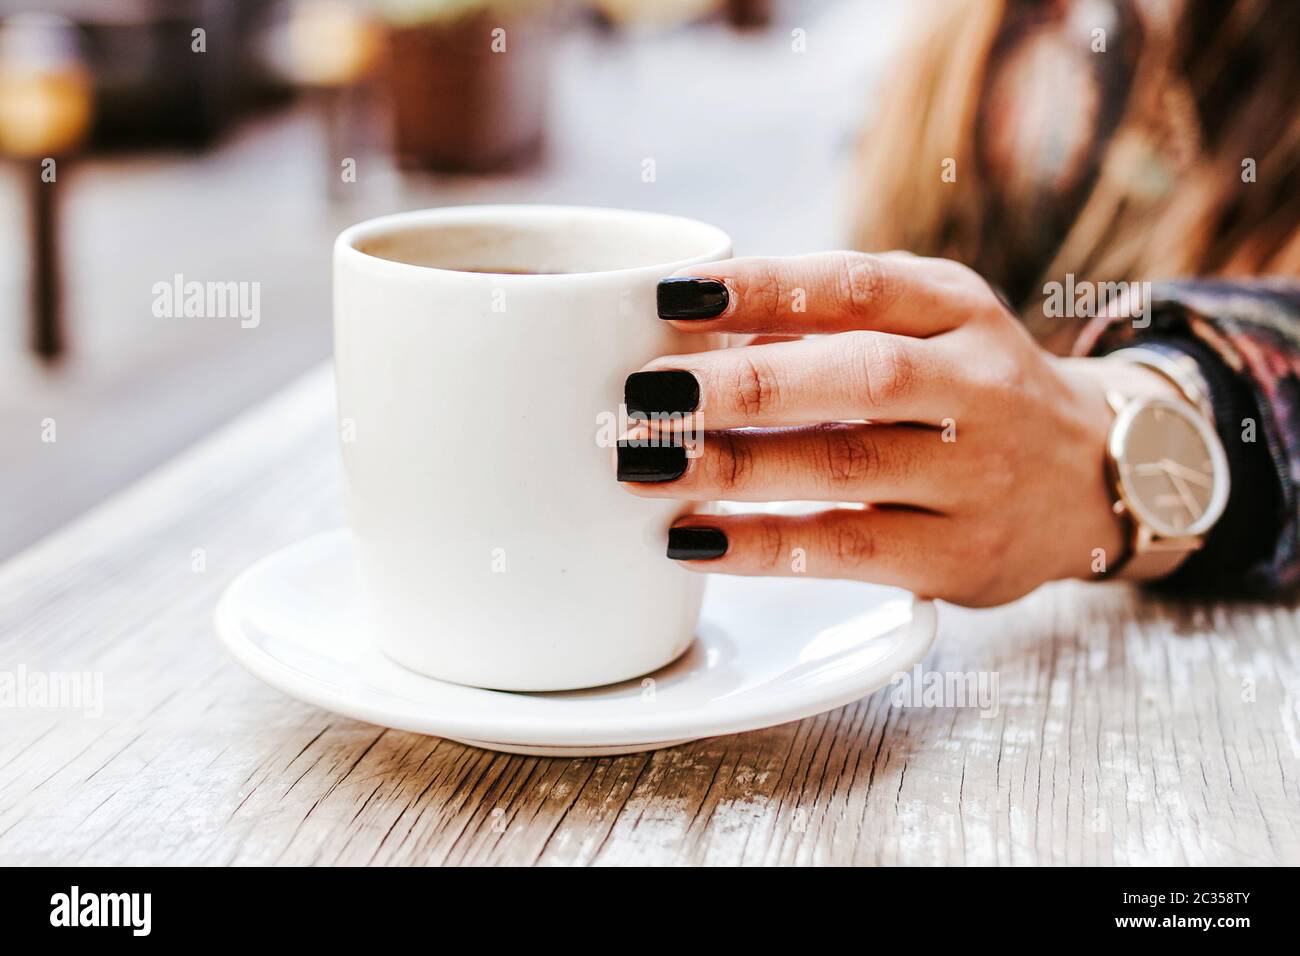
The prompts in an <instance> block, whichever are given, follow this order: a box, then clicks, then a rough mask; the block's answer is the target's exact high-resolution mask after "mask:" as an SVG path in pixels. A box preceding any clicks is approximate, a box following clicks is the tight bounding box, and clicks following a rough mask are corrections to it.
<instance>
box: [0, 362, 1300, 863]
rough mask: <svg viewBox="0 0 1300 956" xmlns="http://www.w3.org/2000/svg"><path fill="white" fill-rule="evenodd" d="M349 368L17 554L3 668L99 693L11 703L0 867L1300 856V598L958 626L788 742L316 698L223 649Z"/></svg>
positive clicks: (313, 483) (1059, 599)
mask: <svg viewBox="0 0 1300 956" xmlns="http://www.w3.org/2000/svg"><path fill="white" fill-rule="evenodd" d="M333 417H334V411H333V386H332V379H331V376H330V373H329V371H328V369H324V368H322V369H319V370H317V371H314V372H312V373H310V374H309V375H307V376H306V377H305V378H303V379H301V380H299V381H298V382H296V383H295V384H294V385H293V386H292V387H290V388H289V389H288V390H287V391H285V392H283V393H282V394H280V395H279V396H277V397H276V398H274V399H273V400H271V401H270V402H268V403H267V404H265V405H263V406H262V407H260V408H257V409H255V410H254V411H253V412H251V413H249V414H248V415H246V416H244V417H243V418H241V419H239V420H238V421H236V422H235V423H234V424H233V425H231V426H230V427H228V428H226V429H224V430H222V431H221V432H219V433H218V434H216V435H214V436H213V437H211V438H210V439H208V440H206V441H205V442H203V443H202V444H200V445H199V446H197V447H195V448H193V449H192V450H190V451H188V452H187V453H185V454H183V455H182V456H180V457H179V458H178V459H176V460H175V461H173V462H172V463H170V464H168V465H166V466H164V467H163V468H162V469H161V470H159V471H157V472H155V473H153V474H152V475H150V476H148V477H147V478H145V479H143V480H142V481H140V482H139V483H137V484H135V485H134V486H132V487H130V488H128V489H127V490H126V491H124V492H122V493H120V494H118V495H117V496H115V497H113V498H111V499H110V500H108V501H107V502H106V503H105V504H103V505H102V506H100V507H98V508H97V509H95V510H94V511H92V512H90V513H89V514H87V515H85V516H84V517H83V518H81V519H79V520H77V521H75V522H74V523H72V524H71V525H69V526H67V527H66V528H65V529H63V530H61V531H59V532H57V533H56V534H54V535H52V536H50V537H48V538H46V539H45V540H43V541H42V542H40V543H39V544H38V545H36V546H35V547H33V548H31V549H29V550H28V551H26V552H24V553H22V554H20V555H18V556H17V557H15V558H14V559H12V560H11V561H9V562H8V563H6V564H4V565H3V566H0V677H2V676H3V675H4V674H5V673H6V672H8V673H9V674H11V675H12V674H16V673H18V670H19V668H22V669H24V670H23V673H25V674H27V675H31V674H33V673H42V674H45V675H50V674H52V673H54V672H61V673H67V672H89V673H91V674H92V675H102V681H103V685H102V686H103V707H102V714H99V715H95V714H93V713H92V714H91V715H89V716H88V715H86V714H84V713H83V712H81V711H73V710H66V709H65V710H52V709H45V708H41V707H32V706H28V707H22V708H14V707H6V708H4V709H0V862H3V863H10V864H12V863H50V864H54V863H69V864H71V863H80V864H145V863H161V864H172V863H200V864H232V863H233V864H266V863H295V864H297V863H324V864H329V863H344V864H443V863H451V864H457V863H464V864H480V863H508V864H510V863H514V864H518V863H601V864H609V863H724V864H730V863H990V864H992V863H998V864H1028V863H1084V864H1090V863H1100V864H1107V863H1122V864H1147V863H1174V864H1180V863H1242V864H1260V863H1292V864H1294V863H1297V862H1300V711H1298V708H1300V627H1297V608H1296V606H1295V605H1294V604H1287V605H1285V606H1275V605H1268V604H1234V605H1228V604H1221V603H1197V604H1178V603H1171V602H1166V601H1158V600H1155V599H1151V598H1146V597H1142V596H1140V595H1139V594H1137V593H1136V592H1134V591H1131V590H1129V589H1127V588H1124V587H1122V586H1119V585H1112V586H1105V587H1102V586H1085V585H1081V584H1065V585H1060V586H1052V587H1048V588H1044V589H1042V590H1040V591H1039V592H1037V593H1035V594H1034V595H1031V596H1030V597H1029V598H1027V599H1025V600H1023V601H1021V602H1019V603H1018V604H1016V605H1013V606H1010V607H1007V608H1003V609H998V610H993V611H982V612H969V611H961V610H958V609H954V608H948V607H944V608H943V609H942V611H941V624H940V634H939V640H938V642H937V644H936V647H935V649H934V650H933V651H932V652H931V654H930V657H929V658H928V659H927V661H926V662H925V667H926V668H927V669H930V670H934V671H959V672H965V671H992V672H994V673H996V674H997V676H998V681H999V691H1000V694H999V709H998V712H997V714H996V716H992V717H982V716H981V715H980V713H979V711H978V710H976V709H973V708H972V709H961V708H948V709H933V708H932V709H924V708H904V707H898V706H895V704H894V703H893V701H892V700H891V692H890V690H889V689H886V690H884V691H881V692H879V693H876V694H873V695H872V696H870V697H867V698H865V699H863V700H860V701H858V702H857V703H855V704H852V705H850V706H848V707H844V708H842V709H840V710H837V711H834V712H832V713H829V714H825V715H822V716H820V717H815V718H812V719H808V720H804V721H799V722H797V723H792V724H786V725H784V726H780V727H773V728H771V729H769V730H765V731H761V732H756V733H748V734H740V735H736V736H729V737H719V738H715V739H712V740H703V741H699V742H697V743H694V744H689V745H686V746H682V747H677V748H674V749H670V750H664V751H659V752H655V753H650V754H636V755H631V756H624V757H606V758H599V759H580V760H563V759H544V758H536V757H521V756H509V755H504V754H497V753H491V752H488V751H484V750H476V749H473V748H470V747H465V746H461V745H459V744H454V743H451V742H449V741H445V740H440V739H437V738H429V737H421V736H417V735H415V734H409V733H401V732H397V731H391V730H385V729H383V728H381V727H375V726H371V725H368V724H363V723H358V722H357V721H354V720H348V719H345V718H342V717H338V716H336V715H334V714H330V713H327V712H325V711H322V710H318V709H316V708H314V707H311V706H308V705H305V704H301V703H298V702H297V701H294V700H291V699H290V698H288V697H285V696H283V695H281V694H279V693H278V692H276V691H274V690H271V689H270V688H268V687H265V686H263V685H262V684H260V683H259V682H258V681H257V680H255V679H254V678H252V677H251V676H249V675H248V674H246V673H245V672H244V671H243V670H242V669H241V668H240V667H239V666H238V665H237V664H235V663H234V661H232V660H231V659H230V658H229V657H228V656H227V654H226V653H225V651H224V649H223V648H222V647H221V646H220V644H219V643H218V641H217V639H216V637H215V635H214V633H213V629H212V609H213V606H214V604H215V602H216V599H217V596H218V595H219V594H220V593H221V591H222V589H223V588H224V587H225V585H226V584H227V582H229V581H230V579H231V578H232V577H233V576H234V575H235V574H236V573H238V572H239V571H240V570H241V569H242V568H243V567H245V566H246V565H247V564H248V563H250V562H251V561H253V560H254V559H255V558H257V557H258V556H260V555H262V554H264V553H266V552H267V551H269V550H271V549H273V548H276V547H279V546H281V545H284V544H288V543H290V542H292V541H294V540H296V539H298V538H301V537H304V536H306V535H308V534H310V533H312V532H315V531H319V530H323V529H326V528H329V527H332V526H335V525H338V524H340V523H341V522H342V511H341V505H340V494H339V491H340V489H339V471H338V468H337V466H336V463H335V441H334V435H333Z"/></svg>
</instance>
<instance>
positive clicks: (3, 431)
mask: <svg viewBox="0 0 1300 956" xmlns="http://www.w3.org/2000/svg"><path fill="white" fill-rule="evenodd" d="M793 6H794V5H786V6H785V8H783V10H784V17H785V19H784V20H781V21H778V22H777V23H775V24H774V25H773V26H772V28H771V29H770V30H768V31H766V32H761V33H754V34H744V33H742V34H737V33H736V32H734V31H732V30H730V29H728V28H727V27H725V26H724V25H722V24H710V25H704V26H700V27H696V28H692V29H686V30H681V31H677V32H673V33H671V34H668V35H663V36H619V35H612V36H602V35H600V34H599V33H597V32H594V31H590V30H573V31H570V32H568V33H566V34H565V36H564V37H563V38H562V42H561V45H560V47H559V49H558V50H557V56H556V63H555V74H554V84H553V88H552V95H551V111H550V114H551V115H550V122H549V125H548V131H547V144H546V150H545V154H544V156H543V157H542V160H541V162H540V164H539V165H537V166H536V167H534V168H531V169H528V170H524V171H522V172H519V173H516V174H513V175H503V176H491V177H439V176H419V175H398V174H397V173H395V172H394V171H393V170H392V168H391V166H390V164H389V163H388V161H387V160H386V159H385V158H383V157H381V156H371V155H367V154H365V153H361V154H359V155H358V156H356V157H354V158H356V159H357V181H356V182H355V183H350V184H346V185H347V188H348V189H349V190H351V191H352V192H353V193H354V198H352V199H349V200H347V201H344V202H342V203H338V204H331V203H329V202H328V201H327V200H326V193H327V189H326V183H325V181H324V179H323V176H324V171H325V170H326V169H327V168H329V166H328V164H327V163H325V162H323V157H324V155H325V150H324V146H323V136H322V130H321V129H320V127H319V125H318V124H317V123H316V122H315V116H314V114H313V113H312V112H311V111H310V110H309V109H305V108H297V109H295V110H293V111H290V112H288V113H281V114H279V115H276V116H272V117H268V118H264V119H262V120H259V121H255V122H252V123H250V124H248V125H246V126H244V127H242V128H241V129H240V130H239V131H238V132H237V133H236V134H235V135H233V136H231V137H230V138H229V139H228V140H227V141H225V142H224V143H223V144H222V145H221V146H220V148H218V149H216V150H214V151H212V152H207V153H198V154H186V153H157V152H155V153H146V154H139V155H110V156H106V157H98V158H97V157H90V158H87V159H86V160H84V161H83V162H82V163H80V164H79V166H78V168H77V169H76V170H74V171H73V172H71V173H70V174H69V178H68V181H66V182H62V183H60V188H61V189H64V190H65V192H64V195H63V210H62V214H63V237H64V242H65V249H64V260H63V275H64V282H65V289H64V303H65V322H66V326H67V333H68V340H69V348H70V354H69V355H68V357H67V358H66V360H65V361H64V362H63V363H62V364H60V365H58V366H55V367H53V368H47V367H45V366H43V365H41V364H39V363H37V362H35V361H34V360H33V359H32V358H31V357H30V356H29V355H28V354H27V353H26V351H25V343H26V332H25V328H26V322H27V315H26V312H25V304H26V302H27V293H26V286H25V283H26V278H27V262H26V249H25V244H24V240H25V233H24V232H23V230H22V224H21V222H17V223H12V222H7V223H6V225H7V226H8V228H6V229H3V230H0V294H2V295H3V299H2V300H0V301H3V302H4V303H5V305H4V308H3V309H2V310H0V441H3V444H4V461H3V468H0V497H3V498H4V500H6V501H9V502H17V503H20V504H18V505H17V506H15V507H6V508H4V509H0V558H3V557H5V556H8V555H11V554H13V553H15V552H16V551H17V550H19V549H20V548H21V547H23V546H25V545H27V544H29V543H31V542H32V541H34V540H36V539H37V538H38V537H39V536H40V535H42V534H44V533H46V532H48V531H50V530H52V529H54V528H56V527H58V526H59V525H61V524H62V523H64V522H65V521H67V520H68V519H69V518H71V517H72V516H73V515H75V514H77V513H79V512H81V511H82V510H84V509H85V508H86V507H88V506H90V505H91V504H93V503H94V502H96V501H99V500H101V499H102V498H103V497H104V496H105V495H106V494H108V493H109V492H111V491H112V490H114V489H116V488H120V487H121V486H122V485H123V484H125V483H126V482H127V481H129V480H130V479H132V478H135V477H138V476H140V475H142V474H144V473H145V472H146V471H147V470H148V469H149V468H150V467H153V466H154V465H157V464H158V463H160V462H162V461H164V460H166V459H167V458H168V457H170V456H171V455H173V454H175V453H176V452H178V451H179V450H180V449H182V448H184V447H185V446H186V445H187V444H189V443H191V442H193V441H194V440H196V439H197V438H199V437H200V436H202V435H203V434H205V433H206V432H208V431H210V430H211V429H212V428H214V427H215V426H217V425H218V424H220V423H221V422H224V421H227V420H228V419H229V418H230V417H231V416H232V415H234V414H235V413H236V412H238V411H239V410H241V409H243V408H246V407H248V406H249V405H251V404H252V403H254V402H256V401H257V400H258V399H261V398H264V397H266V396H267V395H269V394H271V393H272V392H273V391H274V390H275V389H276V388H278V387H279V386H281V385H282V384H283V383H285V382H286V381H288V380H289V379H290V378H291V377H292V376H293V375H295V374H297V373H299V372H301V371H303V370H305V369H307V368H310V367H311V366H312V365H314V364H316V363H317V362H319V361H321V360H322V359H324V358H326V357H327V356H328V355H329V350H330V277H329V276H330V272H329V269H330V244H331V242H332V240H333V237H334V235H335V234H336V233H337V232H338V231H339V229H341V228H342V227H343V226H345V225H347V224H349V223H351V222H355V221H357V220H360V219H364V218H367V217H369V216H373V215H378V214H382V213H386V212H393V211H397V210H401V209H412V208H421V207H425V206H436V205H447V204H460V203H472V202H562V203H574V204H583V205H597V206H621V207H632V208H638V209H649V210H658V211H663V212H675V213H681V214H684V215H688V216H693V217H696V218H700V219H705V220H708V221H711V222H715V223H717V224H718V225H720V226H722V227H723V228H725V229H727V230H728V231H729V232H730V233H731V234H732V236H733V237H734V239H735V245H736V249H737V252H738V253H740V254H760V253H761V254H782V253H796V252H807V251H813V250H815V249H824V248H832V247H835V246H837V245H840V244H841V243H842V239H841V237H842V235H843V234H844V231H845V230H844V223H843V221H842V216H843V209H844V208H845V192H846V189H847V188H848V186H849V184H850V182H851V176H850V170H849V169H848V168H847V160H848V158H849V148H850V145H851V141H852V137H853V134H854V130H855V129H856V128H857V127H858V125H859V124H860V123H861V121H862V120H863V118H864V116H865V115H866V112H867V110H868V108H869V104H870V92H871V89H872V86H873V83H872V80H873V77H875V76H876V75H877V74H878V73H879V71H880V69H881V67H882V65H883V62H884V59H885V56H886V54H887V52H888V48H889V44H890V42H891V37H893V36H894V35H896V24H897V22H898V18H899V16H900V15H901V11H900V10H899V9H898V6H897V5H889V4H885V3H883V2H877V0H871V2H862V3H841V4H829V3H824V2H819V3H810V4H806V5H800V6H799V7H798V9H797V10H794V9H792V8H793ZM796 27H797V28H799V29H803V30H804V31H805V32H806V42H807V52H804V53H796V52H794V51H793V50H792V49H791V39H790V33H791V30H792V29H795V28H796ZM647 160H649V161H652V162H653V170H654V178H653V181H649V182H647V181H645V171H646V169H647V166H646V161H647ZM335 166H337V163H336V164H335ZM23 188H25V186H24V184H22V183H20V182H18V181H16V180H15V179H14V178H13V177H12V176H5V175H0V208H6V209H8V208H14V209H19V208H21V202H20V197H21V195H22V190H23ZM176 275H182V276H184V277H185V278H186V279H187V280H199V281H213V282H231V281H235V282H257V283H260V296H261V321H260V324H259V325H258V327H257V328H255V329H243V328H240V325H239V322H238V321H237V320H232V319H215V318H205V319H195V318H189V319H186V318H157V317H155V316H154V315H153V314H152V311H151V305H152V302H153V298H154V294H153V292H152V289H153V286H154V284H155V283H158V282H171V281H173V279H174V277H175V276H176ZM51 422H52V423H53V425H54V431H53V435H54V436H55V438H56V440H55V441H49V440H48V439H49V436H50V434H51V432H50V429H49V427H48V425H49V423H51Z"/></svg>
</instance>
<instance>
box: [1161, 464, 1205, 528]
mask: <svg viewBox="0 0 1300 956" xmlns="http://www.w3.org/2000/svg"><path fill="white" fill-rule="evenodd" d="M1169 480H1170V481H1172V482H1173V483H1174V487H1175V488H1177V489H1178V496H1179V497H1180V498H1182V499H1183V507H1184V508H1186V509H1187V513H1188V514H1190V515H1191V516H1192V520H1193V521H1195V520H1196V519H1197V518H1199V517H1200V516H1201V512H1202V510H1203V509H1202V508H1201V506H1200V505H1199V504H1197V503H1196V498H1195V497H1194V496H1193V495H1192V493H1191V492H1190V491H1189V490H1188V488H1187V485H1185V484H1183V480H1182V479H1181V478H1179V477H1178V475H1177V474H1175V473H1174V472H1172V471H1171V472H1169Z"/></svg>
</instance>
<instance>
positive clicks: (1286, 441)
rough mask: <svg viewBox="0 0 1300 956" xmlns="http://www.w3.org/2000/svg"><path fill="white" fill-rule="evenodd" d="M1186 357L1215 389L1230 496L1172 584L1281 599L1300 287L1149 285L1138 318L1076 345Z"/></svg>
mask: <svg viewBox="0 0 1300 956" xmlns="http://www.w3.org/2000/svg"><path fill="white" fill-rule="evenodd" d="M1136 344H1143V345H1152V346H1156V347H1159V348H1167V349H1172V350H1176V351H1179V352H1182V353H1184V354H1189V355H1191V356H1192V357H1193V358H1195V359H1196V360H1197V363H1198V364H1199V365H1200V367H1201V370H1202V371H1203V372H1204V373H1205V378H1206V380H1207V382H1208V383H1209V386H1210V391H1211V393H1212V398H1213V404H1214V411H1215V423H1216V426H1217V429H1218V432H1219V435H1220V437H1221V438H1222V439H1223V444H1224V448H1225V450H1226V451H1227V453H1228V460H1229V465H1230V468H1231V473H1232V492H1231V495H1230V497H1229V502H1228V507H1227V510H1226V511H1225V512H1224V516H1223V517H1222V518H1221V519H1220V520H1219V522H1218V524H1217V525H1216V526H1215V528H1214V529H1213V530H1212V531H1211V533H1210V534H1209V536H1208V537H1207V540H1206V544H1205V547H1204V548H1203V549H1202V550H1201V551H1200V552H1198V553H1197V554H1196V555H1194V556H1193V557H1192V558H1189V559H1188V561H1187V562H1185V563H1184V566H1183V569H1181V570H1180V571H1179V572H1178V573H1177V574H1176V575H1175V576H1174V580H1173V583H1175V584H1179V583H1181V584H1188V585H1192V586H1194V587H1197V588H1198V589H1199V588H1206V587H1209V588H1214V589H1216V590H1225V589H1236V588H1244V589H1246V590H1249V591H1252V592H1257V593H1258V592H1277V591H1281V590H1285V589H1288V588H1291V587H1294V586H1295V585H1297V584H1300V282H1296V281H1293V280H1274V279H1258V280H1242V281H1176V282H1164V283H1153V284H1152V286H1151V291H1150V296H1149V309H1148V310H1143V311H1142V313H1141V315H1140V316H1139V317H1138V318H1136V319H1135V318H1107V317H1102V318H1097V319H1094V320H1092V321H1091V322H1090V323H1089V324H1088V325H1087V327H1086V328H1085V329H1084V331H1083V333H1082V335H1081V336H1080V338H1079V340H1078V342H1077V343H1076V345H1075V353H1076V354H1080V355H1103V354H1105V353H1107V352H1112V351H1114V350H1116V349H1119V348H1123V347H1125V346H1130V345H1136Z"/></svg>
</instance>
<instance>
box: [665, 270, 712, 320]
mask: <svg viewBox="0 0 1300 956" xmlns="http://www.w3.org/2000/svg"><path fill="white" fill-rule="evenodd" d="M726 310H727V287H726V286H725V285H723V284H722V283H721V282H719V281H718V280H717V279H696V278H694V277H692V276H679V277H676V278H669V279H660V280H659V318H661V319H716V318H717V317H718V316H720V315H721V314H722V313H723V312H725V311H726Z"/></svg>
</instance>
